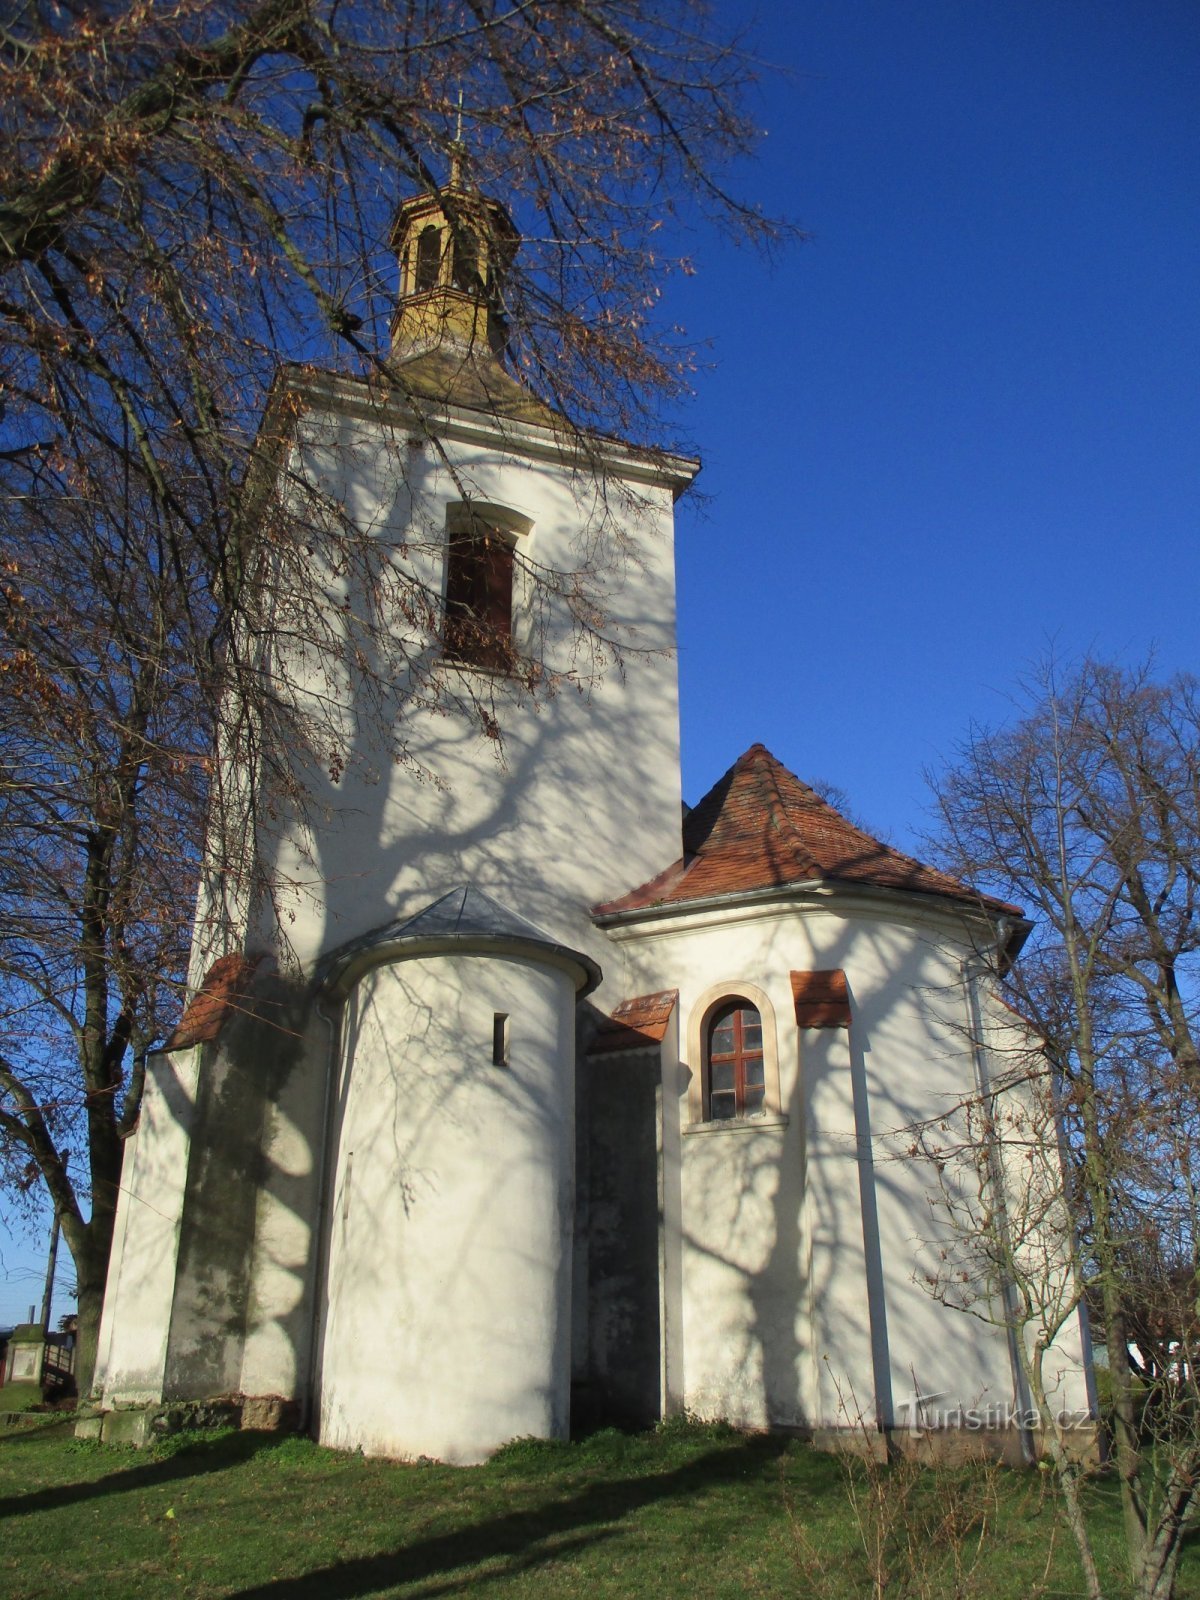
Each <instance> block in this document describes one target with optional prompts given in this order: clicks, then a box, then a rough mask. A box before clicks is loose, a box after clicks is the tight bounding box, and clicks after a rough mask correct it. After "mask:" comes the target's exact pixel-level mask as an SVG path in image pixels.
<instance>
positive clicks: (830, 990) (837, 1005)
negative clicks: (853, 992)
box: [790, 967, 850, 1028]
mask: <svg viewBox="0 0 1200 1600" xmlns="http://www.w3.org/2000/svg"><path fill="white" fill-rule="evenodd" d="M790 977H791V980H792V999H793V1000H794V1001H795V1002H796V1022H797V1025H798V1026H799V1027H801V1028H848V1027H849V1026H850V991H849V990H848V989H847V987H846V974H845V973H844V972H843V971H842V969H841V967H834V968H833V969H832V970H831V971H829V972H793V973H791V974H790Z"/></svg>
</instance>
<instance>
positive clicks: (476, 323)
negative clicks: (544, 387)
mask: <svg viewBox="0 0 1200 1600" xmlns="http://www.w3.org/2000/svg"><path fill="white" fill-rule="evenodd" d="M466 172H467V156H466V152H465V150H464V149H463V147H462V145H461V144H460V145H459V146H458V147H457V149H456V152H455V156H454V161H453V166H452V168H451V174H450V181H449V183H448V184H446V185H445V186H444V187H443V188H441V189H439V190H438V192H437V193H436V194H421V195H414V196H412V198H410V199H408V200H406V201H404V203H403V204H402V205H401V206H400V209H399V211H398V212H397V214H396V221H395V223H394V225H393V227H392V233H391V240H390V243H391V246H392V249H393V250H394V251H395V252H396V256H397V259H398V261H399V264H400V294H399V299H398V301H397V305H396V311H395V315H394V316H393V318H392V354H393V356H395V357H396V358H397V359H399V360H403V359H404V357H405V356H406V355H411V354H413V353H415V352H416V351H418V350H422V349H429V348H431V347H436V346H437V345H440V344H442V343H443V342H451V343H457V344H458V345H460V346H463V347H464V348H468V349H475V350H479V351H484V350H486V351H488V352H490V354H491V355H493V356H495V357H497V358H498V359H502V358H503V356H504V353H505V346H506V344H507V339H508V330H507V327H506V326H505V321H504V316H503V310H502V304H503V301H502V296H503V291H504V279H505V276H506V274H507V272H508V269H509V268H510V266H511V265H512V261H513V257H514V256H515V254H516V250H517V244H518V240H517V231H516V229H515V228H514V226H513V224H512V220H511V218H510V217H509V215H508V213H507V212H506V211H505V209H504V207H503V206H501V205H499V204H497V202H496V201H495V200H489V199H486V198H485V197H484V196H483V195H481V194H479V193H478V192H477V191H475V190H474V189H472V188H471V187H470V186H469V184H468V182H467V179H466Z"/></svg>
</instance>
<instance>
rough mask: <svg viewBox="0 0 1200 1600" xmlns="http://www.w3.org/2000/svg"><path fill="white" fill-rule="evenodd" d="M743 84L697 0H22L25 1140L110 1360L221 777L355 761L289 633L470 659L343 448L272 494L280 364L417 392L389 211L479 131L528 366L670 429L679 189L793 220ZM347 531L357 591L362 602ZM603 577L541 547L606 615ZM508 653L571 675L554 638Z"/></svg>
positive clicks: (747, 226)
mask: <svg viewBox="0 0 1200 1600" xmlns="http://www.w3.org/2000/svg"><path fill="white" fill-rule="evenodd" d="M745 82H746V70H745V66H744V62H743V58H742V57H741V56H739V54H738V53H737V51H736V50H735V49H734V48H733V47H732V44H731V42H730V41H727V40H725V41H720V40H718V41H714V40H713V38H712V36H711V34H710V33H709V31H708V29H707V23H706V19H705V17H704V14H703V12H702V10H701V9H700V8H699V7H697V6H694V5H692V4H689V3H687V0H668V3H666V4H662V3H659V0H654V3H653V4H651V3H650V0H528V3H522V4H517V5H512V4H509V3H508V0H354V3H352V4H350V5H345V4H341V3H339V0H156V3H154V4H144V3H137V0H18V4H17V5H16V7H15V8H14V7H10V8H9V9H8V11H7V12H6V14H5V17H4V19H3V20H2V21H0V85H2V87H3V97H2V99H0V196H3V199H0V330H2V333H0V579H2V589H0V677H2V681H3V683H4V686H5V694H4V696H3V704H2V706H0V761H2V763H3V765H2V768H0V772H2V778H0V783H2V788H0V808H2V817H0V820H2V821H3V836H2V843H0V897H2V899H3V914H4V930H3V935H2V937H0V1005H2V1006H3V1014H4V1021H5V1032H4V1037H3V1040H2V1041H0V1137H2V1149H3V1153H4V1160H5V1162H6V1171H7V1172H8V1174H9V1175H10V1176H12V1177H14V1178H15V1179H18V1180H20V1181H26V1180H27V1179H28V1178H29V1177H30V1176H31V1175H33V1174H36V1175H37V1176H38V1177H39V1178H40V1180H41V1181H42V1182H43V1183H44V1184H45V1186H46V1188H47V1189H48V1191H49V1194H50V1197H51V1200H52V1203H53V1205H54V1206H55V1208H56V1210H57V1212H58V1214H59V1216H60V1218H61V1221H62V1226H63V1231H64V1236H65V1238H66V1240H67V1243H68V1245H69V1247H70V1249H71V1251H72V1254H73V1256H74V1260H75V1266H76V1272H77V1276H78V1285H79V1298H80V1306H79V1309H80V1323H81V1330H80V1332H81V1338H80V1348H81V1352H82V1360H81V1366H82V1369H83V1371H82V1374H81V1377H82V1381H83V1382H84V1383H86V1382H87V1381H88V1375H89V1372H90V1365H91V1356H92V1352H93V1350H94V1340H95V1333H96V1328H97V1325H98V1318H99V1310H100V1304H101V1297H102V1293H103V1283H104V1278H105V1273H106V1268H107V1260H108V1253H109V1246H110V1241H111V1231H112V1218H113V1209H114V1202H115V1195H116V1184H117V1181H118V1176H119V1170H120V1156H121V1141H122V1139H123V1137H124V1136H125V1135H126V1133H127V1132H128V1131H129V1129H130V1128H131V1126H132V1125H133V1123H134V1121H135V1119H136V1116H137V1112H138V1104H139V1097H140V1077H139V1070H138V1066H137V1062H138V1058H139V1055H140V1053H141V1051H143V1050H144V1049H145V1048H146V1046H147V1045H148V1044H150V1043H152V1042H153V1041H154V1040H155V1039H157V1038H160V1037H161V1035H162V1032H163V1030H164V1023H165V1019H166V1018H167V1017H168V1016H169V1014H170V1012H171V1007H172V1003H173V1000H174V997H175V996H176V994H177V992H178V989H179V987H180V985H181V983H182V980H183V975H184V967H185V951H186V946H187V942H188V923H189V918H190V915H191V906H192V899H193V892H194V885H195V880H196V875H197V870H198V861H199V857H200V852H201V837H202V833H203V831H204V828H205V812H206V808H211V807H213V806H214V805H216V806H217V807H218V808H219V807H220V806H221V805H222V804H224V803H225V801H226V798H227V794H226V792H227V790H229V789H230V788H232V790H233V791H234V794H235V800H236V804H237V805H241V806H242V807H243V809H244V808H245V807H246V806H247V805H248V804H249V805H254V804H256V803H257V797H256V796H254V795H251V796H250V797H249V798H248V797H247V794H246V792H245V788H244V785H239V783H234V784H232V785H230V784H229V782H228V780H229V778H230V773H229V772H228V770H227V768H226V767H225V766H224V765H223V760H225V759H228V757H229V756H230V754H231V753H236V756H237V758H238V760H239V761H241V762H243V763H244V764H246V765H247V766H248V767H252V768H253V769H254V771H255V772H257V773H262V774H266V775H267V777H268V778H269V781H270V784H271V785H272V786H273V788H272V793H273V795H274V796H275V797H276V799H279V797H280V796H282V797H283V798H282V801H280V803H286V804H288V805H291V806H292V807H294V808H300V809H301V810H302V809H303V807H304V804H305V801H306V795H305V773H306V771H311V770H312V768H313V765H314V764H315V765H316V766H317V767H322V766H323V767H324V769H325V771H326V772H327V773H329V774H332V775H333V776H334V777H335V778H336V776H337V775H338V773H339V772H340V771H341V769H342V767H343V765H344V763H345V761H346V760H347V759H348V755H347V749H346V732H345V728H344V727H343V726H342V725H341V724H340V722H339V719H338V718H337V717H333V716H331V717H329V718H328V719H326V720H325V721H322V719H321V717H320V714H319V711H315V710H314V705H313V700H312V696H311V695H307V696H306V695H303V694H301V693H299V692H295V693H293V692H291V691H290V689H289V685H288V684H287V682H286V674H283V675H281V673H280V671H279V662H280V661H281V660H286V659H288V655H289V652H290V654H291V655H292V656H293V657H298V656H302V655H303V653H304V651H305V650H319V651H320V652H322V653H323V654H324V656H325V657H326V659H329V658H330V656H331V654H332V655H337V656H338V657H339V659H341V660H342V661H343V662H345V663H346V664H347V665H348V667H349V669H350V670H352V671H353V672H354V673H355V674H356V676H357V680H358V682H359V683H360V685H361V686H362V694H361V695H360V702H361V703H362V704H363V706H364V707H368V708H369V706H370V704H371V697H372V693H378V694H383V693H384V692H385V690H387V691H388V692H390V690H391V686H392V685H394V684H395V683H396V681H397V679H398V677H399V676H400V674H401V672H402V671H403V672H404V673H407V675H408V677H407V680H406V681H408V682H409V684H410V690H409V692H410V693H411V694H412V695H413V696H416V697H421V696H430V695H435V694H436V693H437V692H438V689H437V684H436V681H435V680H431V678H430V677H429V675H428V674H426V675H425V676H424V677H422V675H421V673H420V671H419V663H417V662H415V661H414V660H413V659H410V658H409V657H408V655H406V652H405V644H404V641H405V640H406V639H408V638H411V637H412V634H413V630H414V628H415V629H417V630H418V631H419V630H421V629H422V628H424V629H426V630H427V629H428V626H429V625H430V622H431V619H432V618H433V613H434V611H435V610H436V606H437V604H438V597H436V596H433V595H431V594H430V593H428V592H427V591H425V590H423V589H422V588H421V587H420V585H419V584H417V583H415V582H404V581H402V580H401V579H400V578H399V577H398V576H397V574H398V568H397V565H396V563H395V562H394V561H392V560H391V558H390V553H389V552H388V551H387V550H381V549H380V548H379V547H378V542H377V541H372V539H371V538H370V535H369V530H363V529H360V528H358V527H356V526H354V524H353V522H352V520H351V519H349V518H348V517H347V516H345V515H344V514H343V512H342V511H341V508H339V507H338V506H336V505H332V504H330V503H327V502H326V501H323V500H322V499H321V496H320V493H319V487H318V486H314V485H312V484H311V483H295V484H292V485H290V486H288V492H287V493H285V494H280V493H278V492H276V491H277V487H278V480H279V472H280V466H281V462H282V460H283V446H284V444H285V443H286V440H287V438H288V436H289V429H290V426H291V422H292V420H293V419H292V417H291V416H290V414H289V405H290V403H291V396H292V394H293V392H294V386H289V383H288V381H287V379H286V377H284V378H283V379H280V377H279V373H280V363H281V361H284V360H287V361H291V362H293V363H299V364H300V369H301V371H302V372H303V373H304V374H306V375H309V376H311V375H312V374H314V373H316V372H317V371H318V370H319V369H324V370H328V371H330V372H332V373H333V374H334V375H335V376H336V375H337V374H347V375H350V376H352V377H354V378H356V379H360V380H361V379H368V380H370V381H371V383H372V384H375V385H377V386H378V387H379V389H380V391H381V392H387V393H391V394H398V395H399V396H401V397H402V398H404V397H406V388H405V378H404V373H403V371H402V369H401V368H400V366H399V365H398V364H397V363H396V362H394V361H393V360H392V359H391V355H390V351H389V344H388V338H387V329H388V325H389V320H390V317H391V314H392V311H393V308H394V302H395V261H394V258H393V257H392V255H391V252H390V247H389V230H390V227H391V223H392V219H393V216H394V213H395V208H396V205H397V203H398V202H399V201H400V200H401V199H402V198H404V197H405V196H408V195H411V194H414V193H416V194H421V193H424V194H429V195H433V194H434V193H436V192H438V190H439V186H440V185H443V184H444V182H445V180H446V178H447V174H448V173H449V171H450V170H451V167H452V164H453V163H455V162H457V163H459V164H460V170H461V162H462V160H463V148H464V144H465V145H467V146H469V149H470V161H471V169H470V170H471V186H470V187H471V193H472V194H485V195H486V194H492V195H496V196H498V197H499V198H500V199H502V200H503V202H504V203H505V205H507V206H508V207H509V208H510V210H511V212H512V216H513V220H514V222H515V225H516V229H517V231H518V232H519V233H520V234H521V235H522V236H523V239H524V241H525V242H524V245H523V248H522V249H521V251H520V252H519V254H518V255H517V256H516V257H515V259H513V260H511V261H510V262H508V263H507V265H508V271H507V273H506V276H505V281H504V287H503V291H502V292H503V302H502V304H500V305H498V306H497V307H496V308H495V309H496V311H497V315H498V318H499V319H500V320H501V321H502V322H503V324H504V325H505V326H506V327H507V329H508V347H507V352H506V355H505V359H506V361H507V363H508V366H509V368H510V370H511V371H512V372H513V373H515V374H516V375H518V376H519V377H520V378H521V379H522V380H523V381H524V383H525V384H526V385H527V386H528V387H529V388H530V390H531V391H532V392H534V393H536V394H537V395H539V396H540V397H541V398H542V400H543V401H544V402H545V403H546V404H547V405H548V406H550V407H552V408H553V410H554V412H555V413H556V415H557V418H558V425H559V426H561V427H563V428H573V429H575V430H576V432H575V434H574V438H575V440H576V442H577V444H578V445H579V446H580V447H584V446H586V441H587V438H588V430H589V429H591V428H594V427H596V426H597V425H598V424H600V423H603V425H604V426H605V427H607V428H609V429H616V430H619V431H620V432H621V434H622V435H623V436H624V437H626V438H628V439H630V440H632V441H634V442H635V443H642V444H644V443H645V441H646V438H647V435H648V431H649V425H650V419H651V418H652V416H653V414H654V409H655V405H656V402H657V401H658V400H659V399H661V398H662V397H663V396H665V395H671V394H674V393H676V392H678V391H679V390H680V389H681V388H682V387H683V386H684V385H685V383H686V374H687V369H688V360H689V358H688V354H687V351H686V349H685V348H684V347H683V346H682V344H681V343H680V342H679V340H678V338H677V336H676V335H674V334H672V333H671V332H670V331H669V330H666V329H665V328H664V327H663V325H662V324H661V322H660V321H659V320H658V318H657V317H656V314H655V307H656V304H657V301H658V298H659V296H660V294H661V291H662V286H663V283H664V280H665V279H666V277H667V276H668V275H669V274H670V272H671V271H672V270H680V269H682V270H687V268H688V264H687V262H686V261H684V260H682V259H679V258H675V259H672V258H671V256H670V254H669V252H668V251H667V248H666V246H665V244H664V240H665V239H666V237H667V232H666V230H664V228H663V225H664V223H669V222H670V221H671V220H672V218H675V217H678V216H679V215H680V214H684V213H686V216H687V218H688V219H689V220H690V219H692V218H696V217H700V216H704V217H707V218H708V219H709V220H710V221H711V220H715V221H716V222H717V223H718V224H720V225H723V226H725V227H727V228H729V229H731V230H732V231H733V232H735V233H736V234H738V235H740V236H742V237H744V238H745V237H748V238H750V239H751V240H755V241H758V242H765V241H767V240H769V239H771V238H772V237H776V236H778V234H779V232H780V230H779V229H778V228H776V227H775V226H774V225H772V224H771V223H769V222H768V221H766V220H765V219H763V218H762V217H761V216H759V214H758V213H757V211H756V210H754V209H753V208H751V207H747V206H745V205H743V204H741V203H740V202H739V201H737V200H736V199H735V198H733V197H732V196H731V195H730V194H729V193H728V192H727V191H726V190H725V189H724V188H723V187H722V184H721V182H720V173H721V171H722V169H723V167H724V165H725V163H726V162H727V160H728V159H729V158H731V157H732V156H735V155H737V154H739V153H740V152H742V151H744V150H745V149H746V148H747V147H748V144H749V143H750V142H751V137H752V130H751V129H750V128H749V126H748V124H747V123H746V121H745V119H744V117H743V115H742V112H741V109H740V101H741V95H742V90H743V88H744V86H745ZM456 192H462V190H461V186H460V190H459V191H456ZM474 204H475V202H474V201H473V200H470V199H466V200H463V201H462V202H461V205H460V211H461V214H455V213H454V211H453V203H452V205H451V219H450V220H451V222H452V224H453V225H454V226H455V227H456V229H459V230H460V231H462V232H464V233H465V231H466V228H467V224H468V223H469V221H470V211H471V207H472V206H473V205H474ZM264 415H266V416H267V418H268V421H267V423H266V424H265V425H261V424H262V419H263V417H264ZM315 560H319V561H320V562H321V563H323V567H324V570H325V572H326V573H328V574H332V575H333V576H334V577H335V578H336V581H337V582H338V583H340V584H342V585H343V586H345V587H346V588H347V589H353V590H354V592H355V594H356V595H357V596H359V597H360V598H362V600H363V603H362V604H361V606H359V607H358V608H357V609H356V611H355V615H354V619H353V626H345V625H343V624H342V623H338V624H337V625H336V626H335V625H333V624H331V621H330V611H329V607H328V605H326V604H325V603H324V600H323V599H322V600H321V601H320V602H318V601H317V599H316V597H315V593H314V591H315V590H316V589H318V588H320V587H321V586H320V585H317V584H314V582H313V577H312V569H313V563H314V561H315ZM592 576H593V575H592V574H589V572H588V571H587V570H586V569H585V570H582V571H581V572H579V573H570V574H551V573H544V572H537V573H534V574H532V575H531V577H532V579H533V580H534V581H536V582H537V583H538V584H540V585H541V586H542V587H543V589H546V590H552V591H553V593H554V595H555V597H556V599H557V600H559V601H560V602H561V603H562V604H563V605H564V606H566V607H567V609H568V610H569V613H570V615H571V616H572V618H573V619H574V622H575V625H576V627H577V629H578V630H579V633H580V635H581V637H583V638H584V639H585V640H586V641H590V643H591V645H592V647H593V648H596V649H605V648H610V647H611V643H612V642H611V641H608V640H606V639H605V636H604V617H603V608H602V604H601V603H600V601H599V600H598V598H597V592H596V589H595V587H594V585H592V584H591V583H590V581H589V580H590V578H591V577H592ZM281 638H284V639H286V648H285V649H284V650H282V651H277V652H276V653H275V654H274V656H272V651H273V649H274V647H275V645H277V644H278V642H279V640H280V639H281ZM585 655H586V652H585ZM268 660H271V661H272V670H271V671H270V672H269V673H268V672H267V671H265V670H264V663H266V662H267V661H268ZM511 665H512V668H513V671H514V673H515V675H516V676H517V677H518V678H519V679H520V681H522V682H523V683H524V684H525V686H526V688H527V690H528V691H529V692H531V693H534V692H538V691H539V690H541V691H546V690H549V689H552V688H553V687H554V685H553V683H551V682H549V681H548V677H547V674H546V672H545V670H544V666H543V663H541V662H540V661H539V660H538V659H537V651H536V647H533V648H531V650H530V651H529V653H528V654H527V656H526V657H525V658H524V659H522V660H520V661H514V662H513V663H512V664H511ZM578 670H584V669H582V668H580V669H578ZM292 687H294V686H292ZM471 709H472V710H473V711H474V712H475V714H476V715H477V720H478V725H479V727H480V729H481V732H482V733H484V734H485V735H492V736H494V735H495V733H496V731H497V730H496V726H495V721H494V718H492V717H491V715H490V712H489V708H488V706H487V705H486V704H482V703H476V704H475V705H474V706H473V707H472V708H471ZM395 745H396V748H395V751H394V754H395V756H396V758H397V759H400V760H403V759H405V756H406V751H405V746H404V737H403V724H402V723H401V724H400V725H399V727H398V729H397V732H396V737H395ZM214 752H215V753H216V754H215V756H214ZM298 752H300V753H302V755H303V757H304V759H300V760H298V759H296V757H297V753H298ZM264 781H265V780H264ZM226 831H227V832H228V831H229V830H228V829H227V830H226ZM232 831H233V832H236V829H234V830H232ZM243 832H244V830H243ZM211 837H212V835H211V833H210V841H211ZM211 864H212V865H214V867H215V868H216V870H217V871H220V870H221V869H222V867H225V866H227V867H228V868H229V869H230V871H231V873H234V874H235V875H236V874H241V875H243V876H244V875H245V873H246V872H247V870H251V869H252V866H253V864H251V869H248V868H247V864H246V863H245V862H244V861H241V860H238V861H236V862H234V861H229V862H221V861H219V860H218V861H216V862H213V863H211Z"/></svg>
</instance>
